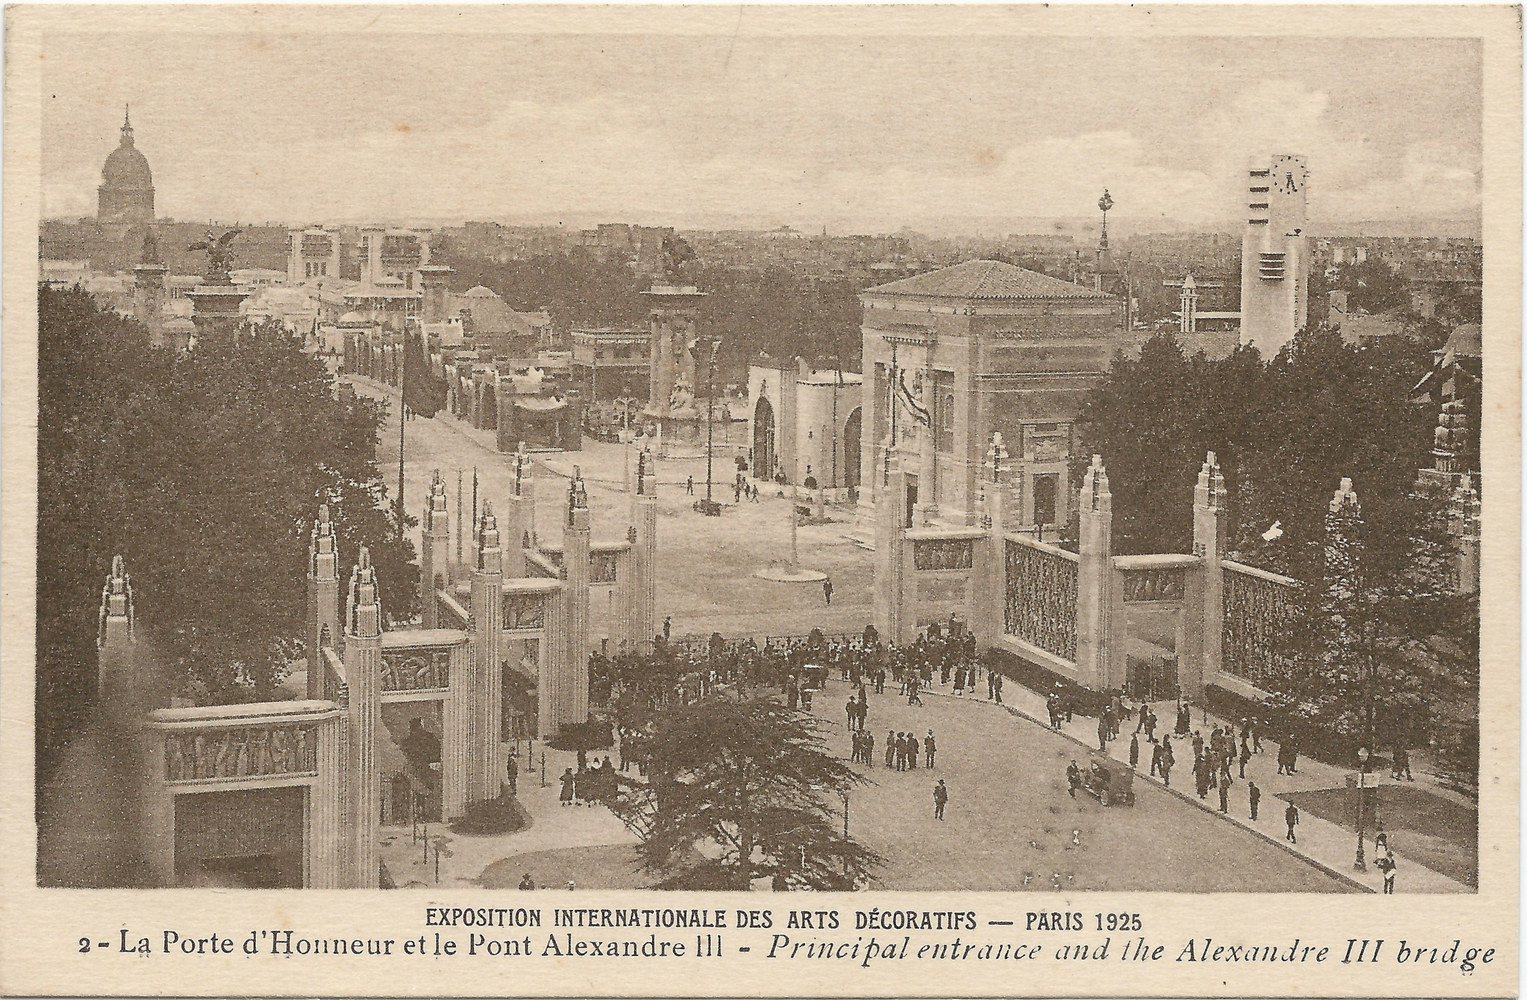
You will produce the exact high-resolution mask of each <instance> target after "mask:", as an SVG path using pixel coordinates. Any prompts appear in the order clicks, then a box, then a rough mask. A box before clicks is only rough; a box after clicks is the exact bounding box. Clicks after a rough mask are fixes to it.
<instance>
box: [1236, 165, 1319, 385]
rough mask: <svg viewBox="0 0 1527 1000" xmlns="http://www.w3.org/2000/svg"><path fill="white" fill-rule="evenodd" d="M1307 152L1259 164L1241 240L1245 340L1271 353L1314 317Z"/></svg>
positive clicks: (1252, 178) (1254, 171) (1252, 175)
mask: <svg viewBox="0 0 1527 1000" xmlns="http://www.w3.org/2000/svg"><path fill="white" fill-rule="evenodd" d="M1308 186H1309V169H1308V168H1307V167H1306V166H1305V162H1304V157H1302V156H1293V155H1288V154H1280V155H1277V156H1274V157H1273V158H1272V160H1271V161H1269V162H1268V164H1267V165H1266V166H1261V165H1254V166H1252V167H1251V169H1250V172H1249V184H1248V185H1247V189H1248V191H1247V194H1248V198H1247V215H1246V233H1245V236H1244V238H1243V239H1242V241H1241V343H1243V344H1255V345H1256V347H1257V348H1258V350H1260V351H1261V352H1262V355H1263V357H1271V356H1272V355H1274V354H1277V353H1278V351H1280V350H1282V348H1283V345H1284V344H1287V343H1288V342H1289V341H1291V340H1293V339H1294V334H1295V333H1297V332H1298V331H1299V330H1300V329H1301V328H1302V327H1303V326H1304V325H1305V324H1306V323H1307V322H1308V320H1309V301H1308V292H1309V260H1308V250H1307V244H1308V241H1309V238H1308V234H1307V233H1306V232H1305V226H1306V221H1305V219H1306V216H1305V204H1306V200H1307V197H1308Z"/></svg>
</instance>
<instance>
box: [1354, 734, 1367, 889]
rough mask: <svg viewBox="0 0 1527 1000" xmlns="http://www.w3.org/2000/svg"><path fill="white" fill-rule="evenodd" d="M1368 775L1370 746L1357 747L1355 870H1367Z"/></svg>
mask: <svg viewBox="0 0 1527 1000" xmlns="http://www.w3.org/2000/svg"><path fill="white" fill-rule="evenodd" d="M1367 775H1368V748H1367V747H1358V748H1357V782H1356V785H1357V860H1356V861H1354V862H1353V863H1352V869H1353V871H1359V872H1365V871H1367V870H1368V864H1367V862H1366V861H1364V860H1363V798H1364V796H1365V795H1366V792H1367V787H1366V786H1367V780H1366V779H1367Z"/></svg>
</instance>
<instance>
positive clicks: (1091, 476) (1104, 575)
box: [1076, 455, 1114, 690]
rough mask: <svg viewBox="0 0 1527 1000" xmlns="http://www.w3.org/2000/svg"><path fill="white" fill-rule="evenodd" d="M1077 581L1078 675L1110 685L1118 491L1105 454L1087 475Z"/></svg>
mask: <svg viewBox="0 0 1527 1000" xmlns="http://www.w3.org/2000/svg"><path fill="white" fill-rule="evenodd" d="M1079 510H1080V537H1079V539H1078V555H1079V557H1080V558H1079V560H1078V565H1077V581H1076V672H1077V680H1078V681H1079V682H1080V683H1082V684H1084V685H1086V686H1087V687H1089V688H1092V689H1093V690H1102V689H1103V687H1105V686H1106V685H1107V682H1108V674H1109V660H1110V658H1111V656H1112V648H1111V647H1112V642H1111V639H1112V634H1111V632H1112V628H1111V625H1112V617H1113V616H1112V607H1113V605H1112V592H1113V589H1114V588H1113V551H1112V545H1113V494H1112V493H1110V492H1109V490H1108V472H1107V470H1105V469H1104V468H1103V456H1101V455H1093V456H1092V465H1091V467H1090V468H1088V469H1087V473H1086V475H1085V476H1083V478H1082V490H1081V497H1080V504H1079Z"/></svg>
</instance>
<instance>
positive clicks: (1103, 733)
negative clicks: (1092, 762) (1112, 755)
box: [1098, 712, 1108, 752]
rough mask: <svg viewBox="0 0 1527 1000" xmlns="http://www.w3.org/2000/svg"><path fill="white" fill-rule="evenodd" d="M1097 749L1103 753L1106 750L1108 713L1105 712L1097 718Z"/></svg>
mask: <svg viewBox="0 0 1527 1000" xmlns="http://www.w3.org/2000/svg"><path fill="white" fill-rule="evenodd" d="M1098 749H1099V750H1100V751H1105V752H1106V751H1107V750H1108V713H1107V712H1104V713H1102V714H1101V715H1099V716H1098Z"/></svg>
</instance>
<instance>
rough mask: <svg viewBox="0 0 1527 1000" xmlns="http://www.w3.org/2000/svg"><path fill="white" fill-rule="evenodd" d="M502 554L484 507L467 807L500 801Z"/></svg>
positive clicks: (475, 577)
mask: <svg viewBox="0 0 1527 1000" xmlns="http://www.w3.org/2000/svg"><path fill="white" fill-rule="evenodd" d="M503 569H504V567H503V549H502V547H501V545H500V541H499V535H498V520H497V519H496V518H495V517H494V516H493V505H492V504H487V503H485V504H483V513H482V519H481V520H480V521H479V522H478V526H477V567H476V568H475V569H474V570H473V572H472V660H473V670H472V673H473V675H474V676H473V677H472V683H473V687H474V691H473V696H472V717H473V723H472V727H471V728H472V732H471V738H472V744H471V753H472V764H473V766H472V767H471V768H470V771H469V774H468V780H467V790H466V794H467V801H468V802H469V803H470V802H478V801H482V800H484V799H489V798H494V797H496V796H497V795H498V791H499V788H498V775H499V753H500V742H501V739H502V730H503V698H504V695H503V690H504V676H503V648H502V647H503V632H502V629H503V616H504V572H503Z"/></svg>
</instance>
